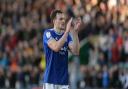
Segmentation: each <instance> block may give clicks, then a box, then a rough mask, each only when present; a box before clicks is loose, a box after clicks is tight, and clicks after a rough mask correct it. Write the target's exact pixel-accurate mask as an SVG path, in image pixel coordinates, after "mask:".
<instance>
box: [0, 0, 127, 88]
mask: <svg viewBox="0 0 128 89" xmlns="http://www.w3.org/2000/svg"><path fill="white" fill-rule="evenodd" d="M53 9H62V11H64V12H65V13H66V14H67V15H68V16H69V17H81V18H82V25H81V28H80V31H79V39H80V43H81V49H80V56H79V57H78V56H73V55H71V54H70V55H69V76H70V85H71V89H128V0H0V89H42V87H41V86H42V79H43V73H44V69H45V59H44V53H43V46H42V35H43V32H44V30H45V29H47V28H50V27H51V26H52V25H51V21H50V17H49V15H50V13H51V11H52V10H53Z"/></svg>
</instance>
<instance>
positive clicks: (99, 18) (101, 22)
mask: <svg viewBox="0 0 128 89" xmlns="http://www.w3.org/2000/svg"><path fill="white" fill-rule="evenodd" d="M104 24H105V18H104V16H99V17H98V19H97V25H98V26H100V27H101V26H103V25H104Z"/></svg>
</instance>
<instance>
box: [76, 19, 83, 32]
mask: <svg viewBox="0 0 128 89" xmlns="http://www.w3.org/2000/svg"><path fill="white" fill-rule="evenodd" d="M81 23H82V21H81V18H80V17H79V18H76V20H75V22H74V30H75V31H78V30H79V28H80V25H81Z"/></svg>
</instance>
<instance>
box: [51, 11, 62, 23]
mask: <svg viewBox="0 0 128 89" xmlns="http://www.w3.org/2000/svg"><path fill="white" fill-rule="evenodd" d="M62 13H63V12H62V11H61V10H53V11H52V12H51V14H50V18H51V21H53V20H54V19H55V17H56V15H57V14H62Z"/></svg>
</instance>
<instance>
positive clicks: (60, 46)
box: [55, 32, 68, 52]
mask: <svg viewBox="0 0 128 89" xmlns="http://www.w3.org/2000/svg"><path fill="white" fill-rule="evenodd" d="M67 37H68V32H65V33H64V35H63V36H62V37H61V38H60V39H59V40H58V41H57V43H56V45H55V47H56V48H55V49H56V52H58V51H59V50H60V49H61V48H62V47H63V45H64V43H65V42H66V40H67Z"/></svg>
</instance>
